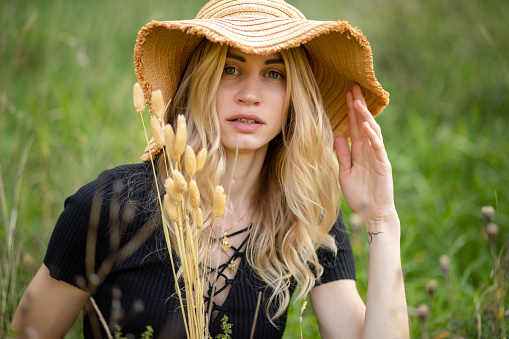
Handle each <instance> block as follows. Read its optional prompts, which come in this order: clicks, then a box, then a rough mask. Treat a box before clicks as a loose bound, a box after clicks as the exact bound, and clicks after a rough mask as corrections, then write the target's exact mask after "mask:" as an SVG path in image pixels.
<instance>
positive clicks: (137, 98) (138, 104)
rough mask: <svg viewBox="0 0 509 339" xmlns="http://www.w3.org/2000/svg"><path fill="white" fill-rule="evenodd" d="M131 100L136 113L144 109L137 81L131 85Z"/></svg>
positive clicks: (143, 100) (141, 92) (143, 98)
mask: <svg viewBox="0 0 509 339" xmlns="http://www.w3.org/2000/svg"><path fill="white" fill-rule="evenodd" d="M133 102H134V108H136V111H138V113H140V114H141V113H143V111H144V110H145V97H144V96H143V90H142V89H141V86H140V84H139V83H135V84H134V86H133Z"/></svg>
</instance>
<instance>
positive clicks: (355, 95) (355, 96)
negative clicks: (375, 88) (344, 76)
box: [352, 84, 368, 108]
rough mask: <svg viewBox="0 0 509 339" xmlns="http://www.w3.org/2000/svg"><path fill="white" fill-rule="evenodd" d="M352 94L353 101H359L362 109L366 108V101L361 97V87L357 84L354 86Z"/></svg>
mask: <svg viewBox="0 0 509 339" xmlns="http://www.w3.org/2000/svg"><path fill="white" fill-rule="evenodd" d="M352 94H353V100H360V101H361V103H362V105H363V106H364V107H366V108H367V107H368V105H367V104H366V99H365V98H364V95H362V90H361V86H360V85H359V84H354V85H353V86H352Z"/></svg>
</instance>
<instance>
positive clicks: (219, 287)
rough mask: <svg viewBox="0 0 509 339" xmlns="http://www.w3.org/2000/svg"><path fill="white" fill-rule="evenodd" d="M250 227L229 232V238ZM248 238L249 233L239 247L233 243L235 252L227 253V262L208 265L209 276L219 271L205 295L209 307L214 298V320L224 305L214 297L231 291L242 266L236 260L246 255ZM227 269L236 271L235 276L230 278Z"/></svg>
mask: <svg viewBox="0 0 509 339" xmlns="http://www.w3.org/2000/svg"><path fill="white" fill-rule="evenodd" d="M250 228H251V226H248V227H246V228H243V229H241V230H239V231H237V232H234V233H232V234H229V235H228V238H232V237H234V236H236V235H239V234H242V233H244V232H247V231H249V229H250ZM223 238H224V237H220V238H216V239H213V240H212V241H213V242H219V243H221V242H222V240H223ZM248 239H249V233H248V234H247V236H246V238H245V239H244V240H243V241H242V243H241V244H240V245H239V246H238V247H236V246H233V245H231V247H230V248H231V249H232V250H233V251H234V252H233V254H232V255H231V256H230V255H229V254H227V255H228V256H229V258H228V259H227V260H226V262H224V263H222V264H220V265H219V266H218V267H217V269H216V268H215V267H209V266H207V271H208V275H209V277H210V276H212V275H213V273H214V272H217V275H216V277H215V279H209V280H208V289H207V291H206V295H205V296H204V300H205V305H206V307H207V308H208V307H209V306H210V304H209V303H210V301H211V300H212V315H211V321H213V320H214V319H215V315H217V313H218V312H219V311H220V310H221V307H222V304H221V305H218V304H217V303H216V302H215V301H214V297H215V296H217V295H219V294H221V293H226V294H228V293H229V291H230V289H231V288H230V289H229V288H228V287H231V286H232V285H233V283H234V281H235V277H236V275H237V273H235V269H236V268H237V267H238V266H240V263H238V264H237V263H235V260H237V259H241V260H242V258H243V257H244V255H245V247H246V244H247V241H248ZM226 269H229V270H230V274H233V273H235V275H234V276H233V278H229V277H228V276H227V275H226V274H225V270H226ZM221 278H222V279H221ZM223 281H224V284H222V282H223ZM214 283H215V286H214ZM214 288H215V290H214V294H213V295H212V292H213V289H214ZM227 297H228V296H227V295H226V297H225V298H224V300H226V298H227Z"/></svg>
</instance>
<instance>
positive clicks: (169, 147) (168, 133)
mask: <svg viewBox="0 0 509 339" xmlns="http://www.w3.org/2000/svg"><path fill="white" fill-rule="evenodd" d="M163 135H164V140H165V141H166V154H167V155H168V158H170V155H171V154H172V152H173V145H174V144H175V133H174V132H173V127H172V126H171V125H170V124H166V125H164V126H163ZM170 159H171V158H170Z"/></svg>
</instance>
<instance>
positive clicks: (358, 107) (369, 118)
mask: <svg viewBox="0 0 509 339" xmlns="http://www.w3.org/2000/svg"><path fill="white" fill-rule="evenodd" d="M354 108H355V111H356V112H357V119H359V122H358V125H361V126H362V124H363V123H364V122H367V123H368V124H369V125H370V127H371V128H372V129H373V130H374V131H375V133H376V135H377V136H378V137H379V138H380V139H381V140H382V141H383V136H382V129H381V128H380V125H378V123H377V122H376V121H375V118H374V117H373V115H372V114H371V112H370V111H369V110H368V109H367V108H366V107H365V106H364V104H363V103H362V101H361V100H354Z"/></svg>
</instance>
